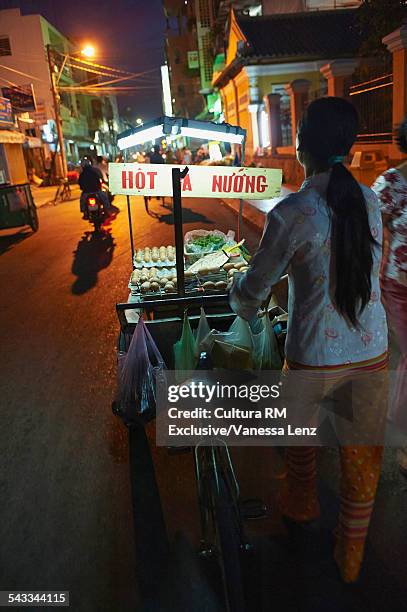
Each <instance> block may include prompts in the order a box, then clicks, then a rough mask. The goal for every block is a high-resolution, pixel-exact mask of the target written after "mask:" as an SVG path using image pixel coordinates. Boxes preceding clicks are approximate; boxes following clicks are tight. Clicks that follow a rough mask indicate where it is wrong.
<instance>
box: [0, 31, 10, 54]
mask: <svg viewBox="0 0 407 612" xmlns="http://www.w3.org/2000/svg"><path fill="white" fill-rule="evenodd" d="M4 55H11V47H10V38H9V37H8V36H0V56H4Z"/></svg>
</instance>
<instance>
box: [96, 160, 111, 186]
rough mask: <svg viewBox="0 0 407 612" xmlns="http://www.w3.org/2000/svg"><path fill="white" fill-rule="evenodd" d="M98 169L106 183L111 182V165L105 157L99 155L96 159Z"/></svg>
mask: <svg viewBox="0 0 407 612" xmlns="http://www.w3.org/2000/svg"><path fill="white" fill-rule="evenodd" d="M96 168H98V169H99V170H100V173H101V175H102V180H103V182H104V183H106V184H107V183H108V182H109V163H108V161H107V159H106V157H104V156H103V155H98V156H97V158H96Z"/></svg>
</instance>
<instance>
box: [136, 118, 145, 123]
mask: <svg viewBox="0 0 407 612" xmlns="http://www.w3.org/2000/svg"><path fill="white" fill-rule="evenodd" d="M136 123H137V125H143V120H142V119H140V117H137V119H136Z"/></svg>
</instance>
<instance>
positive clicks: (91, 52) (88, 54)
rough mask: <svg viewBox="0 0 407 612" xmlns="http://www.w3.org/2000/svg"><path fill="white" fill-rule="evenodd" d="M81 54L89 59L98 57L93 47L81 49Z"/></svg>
mask: <svg viewBox="0 0 407 612" xmlns="http://www.w3.org/2000/svg"><path fill="white" fill-rule="evenodd" d="M81 54H82V55H84V56H85V57H87V58H88V59H91V58H92V57H95V55H96V50H95V47H94V46H93V45H90V44H86V45H85V46H84V47H83V49H81Z"/></svg>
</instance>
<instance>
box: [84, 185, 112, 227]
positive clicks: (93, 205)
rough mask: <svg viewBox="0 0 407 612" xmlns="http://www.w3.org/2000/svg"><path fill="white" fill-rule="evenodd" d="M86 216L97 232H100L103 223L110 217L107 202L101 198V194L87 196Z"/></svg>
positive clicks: (88, 194)
mask: <svg viewBox="0 0 407 612" xmlns="http://www.w3.org/2000/svg"><path fill="white" fill-rule="evenodd" d="M85 215H86V217H87V218H88V220H89V221H90V222H91V223H93V225H94V227H95V231H96V232H98V231H99V230H100V228H101V226H102V223H103V221H104V220H105V219H106V217H107V216H108V214H107V211H106V206H105V202H104V201H103V198H101V197H100V192H96V193H87V194H86V195H85Z"/></svg>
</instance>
